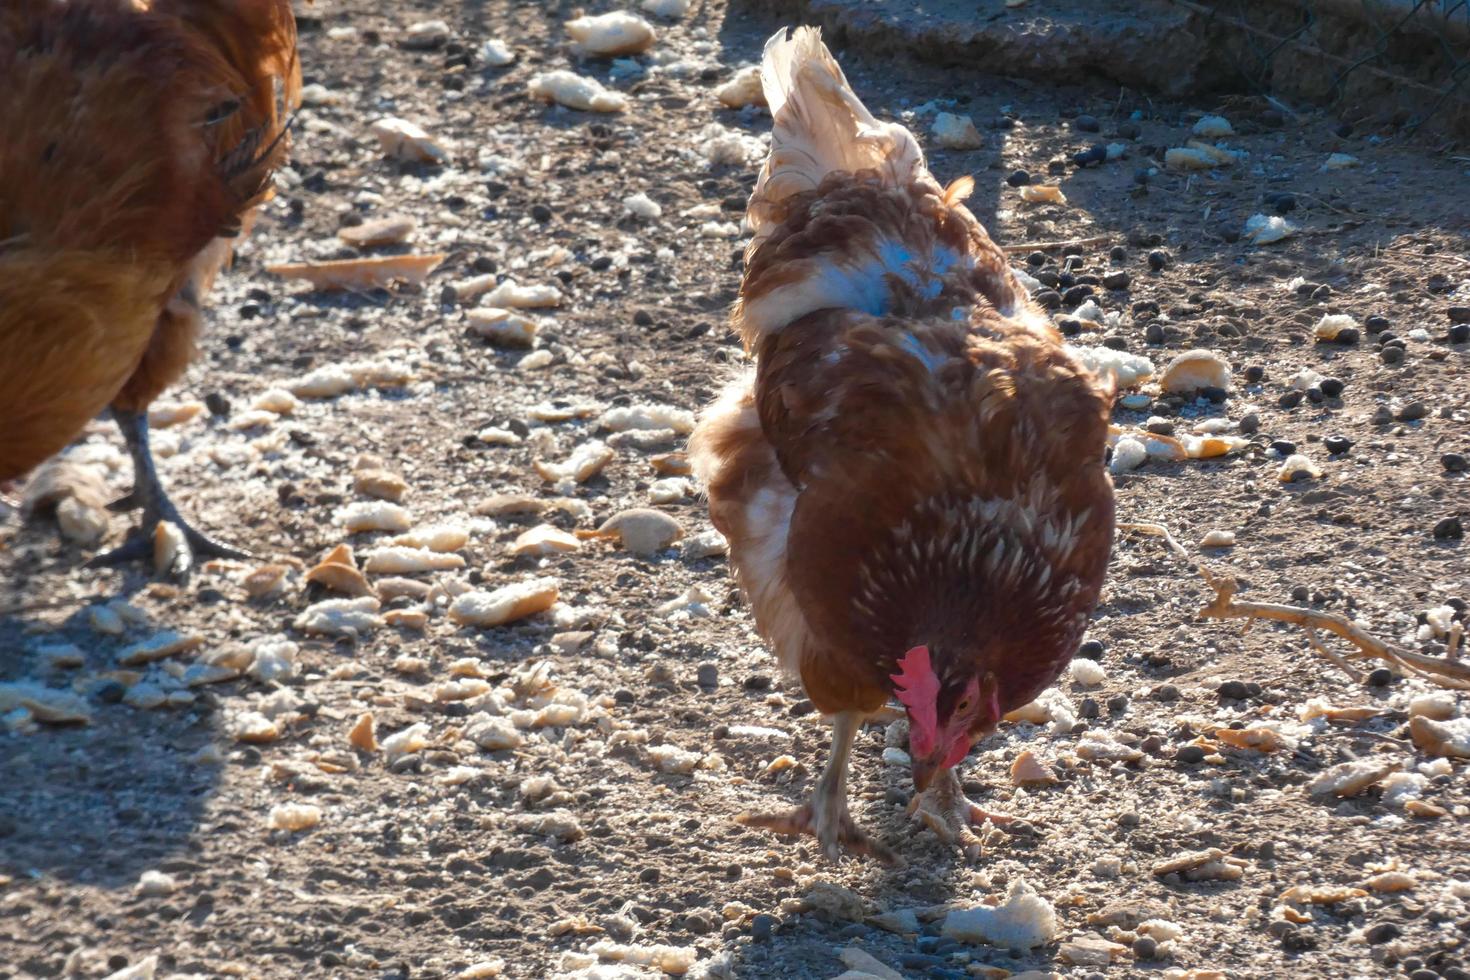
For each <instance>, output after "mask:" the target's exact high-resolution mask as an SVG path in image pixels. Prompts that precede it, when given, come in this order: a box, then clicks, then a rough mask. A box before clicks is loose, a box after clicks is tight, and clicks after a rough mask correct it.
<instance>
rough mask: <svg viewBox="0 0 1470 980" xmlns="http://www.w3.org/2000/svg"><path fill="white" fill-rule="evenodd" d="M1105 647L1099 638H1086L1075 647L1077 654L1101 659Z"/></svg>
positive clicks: (1091, 658) (1092, 658)
mask: <svg viewBox="0 0 1470 980" xmlns="http://www.w3.org/2000/svg"><path fill="white" fill-rule="evenodd" d="M1104 650H1105V648H1104V647H1103V645H1102V641H1101V640H1088V641H1086V642H1085V643H1083V644H1082V645H1081V646H1079V647H1078V648H1077V656H1079V657H1086V658H1087V659H1088V660H1101V659H1102V658H1103V652H1104Z"/></svg>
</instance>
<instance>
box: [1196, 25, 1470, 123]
mask: <svg viewBox="0 0 1470 980" xmlns="http://www.w3.org/2000/svg"><path fill="white" fill-rule="evenodd" d="M1169 2H1170V3H1172V4H1174V5H1175V6H1177V7H1182V8H1184V9H1187V10H1190V11H1192V12H1193V13H1195V14H1197V15H1198V16H1199V23H1200V24H1201V25H1202V27H1203V28H1204V30H1205V31H1207V32H1208V34H1209V39H1210V42H1211V43H1212V44H1214V45H1218V48H1217V50H1219V51H1221V52H1223V53H1224V55H1225V56H1226V57H1227V58H1229V59H1230V60H1231V62H1233V64H1234V67H1235V68H1236V69H1237V70H1238V71H1239V72H1240V74H1241V75H1242V76H1243V77H1244V79H1245V80H1246V82H1247V84H1249V85H1250V86H1251V87H1252V88H1254V89H1255V90H1256V91H1257V92H1258V93H1259V94H1261V95H1270V96H1275V97H1277V98H1279V99H1284V100H1290V99H1292V98H1297V99H1307V100H1310V101H1314V102H1325V103H1328V104H1330V105H1332V106H1334V107H1335V108H1336V109H1337V110H1338V111H1339V112H1340V113H1341V114H1343V115H1344V117H1345V118H1348V119H1350V120H1361V121H1364V122H1370V121H1372V122H1385V123H1390V124H1394V125H1397V126H1401V127H1403V128H1404V129H1405V130H1407V131H1409V132H1414V131H1418V130H1420V129H1421V128H1423V127H1424V126H1426V124H1428V123H1430V121H1431V120H1433V121H1434V122H1435V124H1436V128H1438V127H1439V126H1441V125H1443V126H1446V127H1447V128H1448V129H1450V130H1451V131H1457V132H1458V133H1459V134H1460V135H1466V134H1470V0H1169Z"/></svg>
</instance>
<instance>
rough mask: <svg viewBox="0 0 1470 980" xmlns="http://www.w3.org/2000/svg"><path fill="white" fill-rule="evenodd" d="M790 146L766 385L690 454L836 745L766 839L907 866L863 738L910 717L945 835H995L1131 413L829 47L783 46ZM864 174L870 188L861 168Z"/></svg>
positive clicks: (770, 255) (762, 263)
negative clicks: (1010, 771) (1027, 714)
mask: <svg viewBox="0 0 1470 980" xmlns="http://www.w3.org/2000/svg"><path fill="white" fill-rule="evenodd" d="M763 75H764V78H765V81H766V86H767V99H768V101H769V102H770V104H771V106H772V112H773V115H774V118H775V125H774V130H773V137H772V153H771V158H770V160H769V161H768V162H767V164H766V166H765V168H764V169H763V171H762V174H761V178H760V181H759V183H758V184H757V187H756V190H755V193H754V195H753V196H752V199H751V204H750V208H749V220H750V223H751V225H752V227H753V230H754V239H753V241H752V244H751V247H750V249H749V251H748V252H747V255H746V273H745V279H744V282H743V283H742V286H741V290H740V299H739V303H738V306H737V309H736V312H735V326H736V328H737V329H738V330H739V331H740V332H741V335H742V336H743V337H744V338H745V341H746V344H747V347H748V348H749V349H750V350H751V351H752V352H753V353H754V354H755V358H756V367H755V370H754V371H753V372H750V373H749V374H747V375H746V376H745V377H742V378H741V379H739V380H737V381H736V382H735V383H734V384H733V385H731V387H730V388H729V389H727V391H726V392H725V394H724V395H723V396H722V397H721V398H720V400H719V401H718V402H717V403H716V404H715V405H714V406H712V407H711V408H710V409H709V410H708V411H707V412H706V413H705V414H704V416H703V418H702V419H701V422H700V425H699V428H698V429H697V430H696V432H695V435H694V438H693V442H692V446H691V448H692V452H693V456H694V462H695V466H696V470H697V472H698V474H699V475H700V477H701V478H702V480H703V481H704V483H705V485H706V488H707V490H708V493H709V499H710V512H711V515H712V517H713V520H714V523H715V525H716V527H718V528H719V529H720V530H721V531H722V532H723V533H724V534H725V535H726V536H727V537H728V538H729V540H730V553H731V557H732V560H733V562H734V565H735V569H736V573H737V575H738V577H739V580H740V582H741V584H742V585H743V586H744V588H745V590H746V592H747V593H748V594H749V596H750V600H751V606H752V609H753V611H754V614H755V618H756V623H757V625H758V627H759V628H760V630H761V632H762V634H763V635H764V636H765V637H766V639H767V640H768V641H769V642H770V644H771V645H772V647H773V648H774V649H775V652H776V654H777V656H778V658H779V659H780V661H781V663H782V664H783V666H785V667H786V668H787V669H788V670H789V671H790V672H792V673H793V674H796V675H797V676H799V677H800V679H801V681H802V684H803V686H804V687H805V689H806V691H807V693H808V695H809V696H810V697H811V699H812V702H813V704H815V706H816V707H817V708H818V709H819V710H820V711H822V712H823V713H825V714H828V715H832V716H834V730H835V734H834V748H833V755H832V760H831V761H830V763H829V766H828V769H827V772H826V773H824V775H823V777H822V780H821V782H820V783H819V785H818V788H817V792H816V794H815V796H814V798H813V800H812V802H811V803H810V804H809V805H808V806H806V807H804V808H802V809H801V810H798V811H797V812H796V813H794V814H791V815H787V816H780V817H759V818H750V822H753V823H757V824H759V825H762V826H768V827H772V828H774V829H777V830H780V831H783V832H796V831H802V830H810V831H812V832H814V833H816V834H817V836H818V837H819V838H820V839H821V841H822V843H823V845H824V848H825V849H826V851H827V852H828V853H829V854H835V853H836V852H837V849H838V847H839V845H845V846H847V847H849V848H851V849H853V850H857V851H863V852H867V853H873V854H877V855H880V856H886V855H887V851H886V849H884V848H882V847H881V845H878V844H876V843H874V842H873V841H871V840H870V839H869V838H868V837H867V836H866V835H864V834H863V833H862V832H861V831H860V830H858V829H857V827H856V826H855V825H854V824H853V823H852V821H851V819H850V818H849V817H848V816H847V811H846V800H845V795H846V794H845V770H846V759H847V755H848V750H849V747H850V743H851V737H852V735H853V734H854V733H855V732H856V729H857V725H858V723H859V722H860V721H861V719H862V718H864V717H865V716H867V715H869V714H871V713H873V712H875V711H877V710H878V709H880V708H881V707H882V706H883V705H884V704H885V703H887V702H888V701H889V699H890V698H893V697H895V696H897V697H898V698H899V699H900V700H901V701H902V702H903V703H904V706H905V709H906V711H907V713H908V715H909V717H910V723H911V743H910V749H911V755H912V756H913V760H914V781H915V784H916V788H917V789H919V790H921V791H922V790H925V789H926V788H928V787H929V784H930V781H931V780H935V786H934V788H933V794H934V795H935V796H936V797H938V798H939V804H938V811H937V812H936V811H934V810H932V809H931V810H926V811H924V812H926V813H927V814H928V818H929V822H930V823H931V825H932V826H935V827H936V829H939V830H940V831H941V832H944V833H946V834H949V835H951V836H953V837H954V838H957V839H964V840H970V839H972V838H969V837H968V831H967V830H964V829H962V828H960V827H955V826H952V825H953V824H956V823H966V822H968V821H970V820H972V819H978V818H980V817H982V816H984V814H983V811H980V810H978V808H973V805H971V804H969V803H968V801H964V800H963V798H962V797H960V796H959V795H958V789H957V782H956V781H955V779H954V776H953V774H952V767H953V765H954V764H955V763H956V762H958V761H959V759H961V758H963V756H964V754H965V752H967V751H968V750H969V748H970V746H971V744H972V743H973V742H974V741H975V740H977V739H978V738H980V737H982V736H983V735H985V734H987V733H988V732H990V731H991V730H993V729H994V727H995V725H996V723H997V722H998V721H999V718H1000V715H1001V714H1002V713H1004V712H1005V711H1008V710H1010V709H1012V708H1015V707H1017V706H1019V705H1020V704H1023V703H1025V702H1026V701H1028V700H1030V699H1031V698H1033V697H1035V696H1036V694H1037V693H1039V692H1040V691H1041V690H1042V689H1043V688H1045V687H1046V686H1047V685H1048V684H1050V683H1051V682H1052V681H1053V680H1055V678H1056V677H1057V675H1058V674H1059V673H1060V671H1061V670H1062V669H1063V667H1065V665H1066V663H1067V662H1068V660H1069V659H1070V658H1071V656H1072V654H1073V653H1074V651H1075V649H1076V645H1077V643H1078V641H1079V640H1080V639H1081V636H1082V633H1083V630H1084V628H1085V625H1086V622H1087V619H1088V616H1089V614H1090V613H1091V611H1092V609H1093V607H1094V605H1095V604H1096V601H1097V596H1098V592H1099V590H1100V588H1101V585H1102V580H1103V573H1104V570H1105V568H1106V565H1107V559H1108V554H1109V550H1110V547H1111V540H1112V532H1113V498H1112V485H1111V482H1110V480H1109V478H1108V475H1107V471H1106V469H1105V467H1104V464H1103V452H1104V446H1105V442H1106V433H1107V416H1108V407H1109V398H1108V394H1107V392H1105V391H1103V390H1102V389H1101V387H1100V386H1099V384H1098V383H1097V382H1096V380H1095V379H1094V377H1093V376H1092V375H1091V374H1090V373H1089V372H1088V371H1087V370H1086V369H1084V368H1083V367H1082V366H1081V365H1080V364H1078V363H1077V362H1076V361H1075V360H1074V359H1073V358H1072V357H1071V356H1070V355H1069V354H1068V353H1067V352H1066V350H1065V349H1064V348H1063V346H1062V345H1061V342H1060V337H1059V336H1058V334H1057V332H1056V331H1055V330H1054V329H1053V328H1052V326H1051V325H1050V323H1049V322H1047V320H1046V319H1045V317H1043V316H1042V315H1041V314H1040V313H1039V312H1038V311H1037V310H1036V309H1035V308H1034V307H1033V306H1032V304H1031V303H1030V301H1029V299H1028V298H1027V296H1026V294H1025V291H1024V289H1023V288H1022V287H1021V286H1020V284H1019V283H1018V282H1017V281H1016V279H1015V277H1014V276H1013V275H1012V274H1011V272H1010V269H1009V266H1008V264H1007V263H1006V261H1005V258H1004V255H1003V254H1002V253H1001V252H1000V250H999V249H997V248H996V247H995V245H994V244H993V243H992V242H991V240H990V238H989V236H988V235H987V234H986V233H985V230H984V229H983V228H982V227H981V226H980V224H979V223H978V222H977V221H976V220H975V218H974V216H973V215H972V214H971V213H970V212H969V210H968V209H966V208H965V207H964V205H963V204H962V203H961V199H962V198H963V197H964V196H965V194H966V193H967V192H968V190H969V183H968V180H965V181H960V182H956V184H954V185H951V187H950V188H949V189H948V190H945V189H942V188H941V187H940V186H939V184H938V183H937V182H936V181H935V180H934V178H933V177H932V176H931V175H930V174H929V172H928V171H927V170H926V169H925V167H924V163H923V156H922V154H921V153H920V151H919V148H918V144H917V143H916V142H915V141H914V139H913V137H912V135H910V134H909V133H908V132H907V131H906V130H904V129H902V128H901V127H898V126H894V125H892V124H887V125H885V124H881V123H878V122H877V121H876V120H874V119H873V118H872V117H871V116H870V115H868V114H867V111H866V110H865V109H863V108H862V105H861V103H860V102H858V101H857V98H856V96H855V95H853V93H852V91H851V89H850V88H849V87H848V85H847V83H846V80H845V79H844V78H843V76H842V73H841V70H840V69H839V68H838V67H837V65H836V62H835V61H833V60H832V58H831V55H830V54H829V53H828V52H827V50H826V48H825V47H824V46H823V45H822V44H821V41H820V39H819V35H818V34H817V32H816V31H815V30H812V29H807V28H803V29H799V30H798V31H797V32H796V33H795V35H794V36H792V37H791V38H787V37H786V36H785V34H784V32H783V34H779V35H777V36H776V37H775V38H773V39H772V40H771V42H770V43H769V44H768V45H767V48H766V55H765V63H764V66H763ZM850 166H855V168H856V169H848V167H850Z"/></svg>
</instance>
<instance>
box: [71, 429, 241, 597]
mask: <svg viewBox="0 0 1470 980" xmlns="http://www.w3.org/2000/svg"><path fill="white" fill-rule="evenodd" d="M112 417H113V419H114V420H116V422H117V427H118V428H119V429H121V430H122V434H123V438H125V439H126V440H127V443H128V455H130V456H132V457H133V489H132V492H130V493H129V494H128V495H127V496H126V497H124V498H123V499H122V501H120V502H119V503H120V504H122V505H124V506H132V507H141V508H143V522H142V523H141V524H140V525H139V527H138V530H137V531H135V532H133V534H132V535H131V536H130V537H129V538H128V540H127V541H126V542H125V543H124V544H123V545H122V546H121V547H118V548H114V549H113V550H112V551H109V552H106V553H104V554H100V555H98V556H96V557H95V558H93V559H92V560H91V561H89V562H87V566H88V567H89V568H101V567H107V566H112V565H121V564H123V563H124V562H129V561H148V560H150V559H152V557H153V535H154V531H155V530H156V529H157V528H158V525H159V524H161V523H162V522H164V521H168V522H170V523H171V524H173V525H174V526H175V527H177V528H178V529H179V530H180V531H181V532H183V535H184V540H186V541H187V542H188V543H189V549H188V551H189V552H190V554H181V555H180V556H179V558H178V559H177V560H175V562H174V568H172V569H170V571H172V572H173V573H174V574H177V575H183V574H185V573H186V572H188V570H189V565H190V563H191V555H193V556H200V555H203V556H207V557H210V558H249V557H250V553H249V552H248V551H241V550H240V549H238V548H232V547H230V546H229V545H227V544H221V543H220V542H218V541H215V540H214V539H213V538H209V537H206V536H204V535H203V534H200V533H199V532H198V531H196V530H194V528H192V527H190V526H189V523H188V522H187V521H185V520H184V519H183V517H181V516H179V512H178V509H177V508H176V507H174V503H173V501H172V500H170V499H169V498H168V493H167V492H166V491H165V490H164V489H163V484H162V483H160V482H159V479H158V471H157V470H156V469H154V467H153V452H152V450H151V449H149V448H148V413H147V412H146V411H141V412H134V411H129V410H126V409H120V408H114V409H113V410H112Z"/></svg>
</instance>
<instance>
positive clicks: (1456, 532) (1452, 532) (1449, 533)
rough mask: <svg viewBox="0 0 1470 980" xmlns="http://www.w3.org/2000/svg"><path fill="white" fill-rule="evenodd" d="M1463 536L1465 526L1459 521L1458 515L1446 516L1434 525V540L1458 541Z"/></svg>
mask: <svg viewBox="0 0 1470 980" xmlns="http://www.w3.org/2000/svg"><path fill="white" fill-rule="evenodd" d="M1464 536H1465V526H1464V525H1463V524H1461V523H1460V519H1459V518H1458V517H1446V518H1445V519H1444V520H1442V521H1440V522H1439V523H1438V524H1436V525H1434V538H1435V540H1436V541H1459V540H1460V539H1461V538H1463V537H1464Z"/></svg>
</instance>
